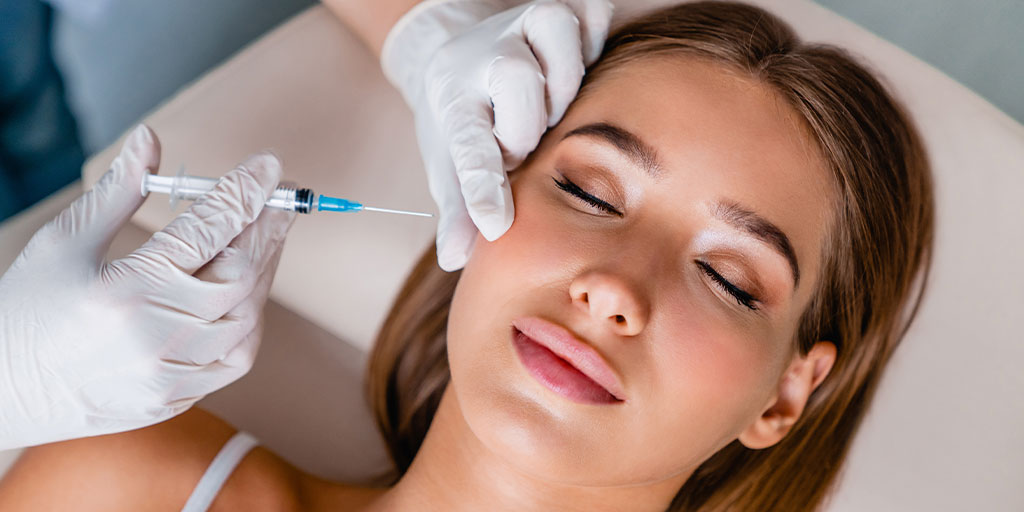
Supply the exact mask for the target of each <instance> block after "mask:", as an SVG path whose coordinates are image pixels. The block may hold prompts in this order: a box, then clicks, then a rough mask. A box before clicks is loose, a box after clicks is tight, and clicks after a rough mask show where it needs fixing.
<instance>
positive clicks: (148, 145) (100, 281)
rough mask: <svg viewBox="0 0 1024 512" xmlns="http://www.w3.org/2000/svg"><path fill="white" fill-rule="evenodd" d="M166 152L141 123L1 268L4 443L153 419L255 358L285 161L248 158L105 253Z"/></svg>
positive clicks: (281, 217) (0, 442)
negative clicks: (86, 186)
mask: <svg viewBox="0 0 1024 512" xmlns="http://www.w3.org/2000/svg"><path fill="white" fill-rule="evenodd" d="M159 163H160V146H159V142H158V141H157V140H156V137H155V135H154V134H153V133H152V132H151V131H150V130H149V128H147V127H145V126H139V127H138V128H137V129H136V130H135V131H134V132H132V134H131V135H130V136H129V138H128V140H127V142H126V143H125V146H124V148H123V149H122V151H121V154H120V155H119V156H118V157H117V159H115V160H114V162H113V164H111V168H110V170H109V171H108V172H107V173H106V175H104V176H103V178H102V179H101V180H100V181H99V182H98V183H97V184H96V185H95V186H94V187H93V188H92V190H90V191H89V192H88V193H86V194H85V195H83V196H82V197H80V198H78V199H77V200H76V201H75V202H74V203H73V204H71V206H69V207H68V208H67V209H66V210H64V211H63V212H61V213H60V215H58V216H57V217H56V218H55V219H54V220H52V221H50V223H48V224H47V225H45V226H43V227H42V228H41V229H40V230H39V231H38V232H37V233H36V234H35V235H34V236H33V237H32V240H31V241H30V242H29V243H28V245H27V246H26V247H25V249H24V250H23V251H22V253H21V255H19V256H18V259H17V260H16V261H15V262H14V264H13V265H12V266H11V268H10V269H9V270H8V271H7V273H5V274H4V275H3V277H2V278H0V449H9V448H15V447H20V446H29V445H35V444H41V443H48V442H53V441H59V440H63V439H70V438H77V437H85V436H92V435H99V434H107V433H113V432H120V431H124V430H130V429H134V428H140V427H144V426H147V425H151V424H154V423H157V422H159V421H162V420H165V419H168V418H170V417H172V416H174V415H176V414H178V413H180V412H182V411H184V410H186V409H188V408H189V407H190V406H191V405H192V404H193V403H195V402H196V401H197V400H199V399H200V398H202V397H203V396H204V395H206V394H207V393H210V392H212V391H215V390H217V389H219V388H221V387H223V386H225V385H227V384H228V383H230V382H232V381H234V380H236V379H238V378H239V377H241V376H242V375H244V374H245V373H246V372H247V371H248V370H249V368H250V367H251V365H252V362H253V358H254V357H255V355H256V350H257V348H258V347H259V343H260V334H261V313H262V308H263V304H264V302H265V300H266V298H267V292H268V291H269V288H270V284H271V281H272V280H273V278H274V272H275V270H276V268H277V261H278V258H279V257H280V254H281V247H282V244H283V241H284V237H285V234H286V233H287V231H288V228H289V227H290V226H291V223H292V220H293V219H294V214H293V213H291V212H285V211H283V210H276V209H271V208H267V209H266V210H264V209H263V204H264V202H266V200H267V198H268V197H269V196H270V194H271V193H272V192H273V190H274V188H275V187H276V186H277V184H278V180H280V178H281V166H280V163H279V162H278V160H277V159H276V158H275V157H274V156H272V155H269V154H259V155H255V156H252V157H250V158H249V159H248V160H246V161H245V163H243V164H241V165H240V166H239V167H237V168H236V169H235V170H233V171H231V172H229V173H228V174H227V175H226V176H225V177H224V178H223V179H222V180H221V181H220V182H219V183H218V184H217V187H216V188H215V189H214V190H212V191H211V192H208V193H207V194H205V195H204V196H202V197H200V198H199V199H198V200H197V201H196V202H195V203H193V204H192V205H191V206H190V207H189V209H188V210H187V211H186V212H185V213H183V214H181V215H179V216H178V217H177V218H175V219H174V220H173V221H172V222H171V223H170V224H168V225H167V227H165V228H164V229H163V230H161V231H159V232H157V233H155V234H154V235H153V236H152V238H150V239H149V241H147V242H146V243H145V244H144V245H143V246H142V247H141V248H139V249H137V250H136V251H135V252H133V253H131V254H129V255H128V256H125V257H124V258H121V259H118V260H115V261H112V262H110V263H104V262H103V258H104V255H105V253H106V251H107V248H108V247H109V245H110V242H111V240H112V239H113V237H114V234H115V233H116V232H117V231H118V230H119V229H120V228H121V226H122V225H123V224H124V223H125V222H126V221H127V220H128V219H129V217H131V215H132V213H134V212H135V210H137V209H138V207H139V205H141V204H142V201H143V199H144V198H143V197H142V195H141V184H142V183H141V182H142V179H143V175H144V174H145V173H146V172H147V171H156V169H157V167H158V166H159Z"/></svg>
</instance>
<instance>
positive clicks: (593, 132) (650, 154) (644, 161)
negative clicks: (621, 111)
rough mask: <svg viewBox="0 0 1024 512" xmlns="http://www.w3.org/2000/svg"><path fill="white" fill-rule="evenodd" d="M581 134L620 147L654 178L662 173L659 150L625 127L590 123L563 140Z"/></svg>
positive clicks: (566, 135)
mask: <svg viewBox="0 0 1024 512" xmlns="http://www.w3.org/2000/svg"><path fill="white" fill-rule="evenodd" d="M580 136H582V137H596V138H599V139H603V140H604V141H606V142H609V143H611V144H612V145H614V146H615V147H616V148H618V149H619V151H621V152H622V153H624V154H625V155H626V156H627V157H628V158H629V159H630V160H632V161H633V162H634V163H635V164H637V166H639V167H640V168H641V169H643V170H644V171H646V172H647V174H649V175H650V176H651V177H652V178H658V176H660V175H661V167H662V165H661V160H659V159H658V152H657V151H655V149H654V148H653V147H651V146H650V145H648V144H647V143H646V142H644V141H642V140H640V137H637V136H636V135H634V134H633V133H632V132H630V131H628V130H626V129H624V128H620V127H618V126H615V125H613V124H610V123H590V124H585V125H583V126H579V127H577V128H575V129H573V130H572V131H570V132H569V133H566V134H565V135H564V136H563V137H562V140H565V139H568V138H569V137H580Z"/></svg>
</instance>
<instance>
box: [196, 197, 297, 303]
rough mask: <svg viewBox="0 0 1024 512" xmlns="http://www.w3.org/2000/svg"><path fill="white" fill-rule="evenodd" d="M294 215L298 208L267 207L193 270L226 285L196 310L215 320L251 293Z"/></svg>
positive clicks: (285, 234) (201, 275)
mask: <svg viewBox="0 0 1024 512" xmlns="http://www.w3.org/2000/svg"><path fill="white" fill-rule="evenodd" d="M295 216H296V213H295V212H289V211H285V210H280V209H277V208H265V209H264V210H263V211H262V212H261V213H260V215H259V217H257V219H256V222H253V223H252V224H249V225H248V226H246V228H245V229H244V230H242V233H241V234H240V235H238V236H237V237H235V239H234V240H232V241H231V243H230V244H228V246H227V247H225V248H224V250H223V251H221V252H220V253H218V254H217V256H215V257H214V258H213V259H212V260H210V262H209V263H207V264H206V265H203V267H202V268H200V269H199V270H198V271H197V272H196V273H195V274H193V275H194V277H195V278H197V279H200V280H202V281H205V282H210V283H221V284H223V285H224V286H222V287H221V289H220V290H219V291H218V293H217V296H216V299H212V300H209V301H207V304H206V305H205V306H203V307H202V311H195V313H196V314H197V315H200V316H203V317H204V318H206V319H208V320H210V321H213V320H216V319H218V318H220V317H222V316H224V314H225V313H227V312H228V311H229V310H230V309H232V308H234V307H235V306H236V305H237V304H238V303H239V302H241V301H242V300H243V299H244V298H245V297H246V296H248V295H250V294H251V293H252V290H253V289H254V287H255V286H256V282H257V280H258V279H259V278H260V276H262V275H264V271H265V270H266V269H267V268H268V264H269V262H270V261H271V259H272V258H273V257H274V255H275V253H277V252H278V251H279V250H280V247H281V245H282V243H283V242H284V239H285V237H286V236H287V234H288V230H289V229H290V228H291V226H292V223H293V222H294V221H295Z"/></svg>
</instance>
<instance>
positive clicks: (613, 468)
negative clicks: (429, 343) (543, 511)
mask: <svg viewBox="0 0 1024 512" xmlns="http://www.w3.org/2000/svg"><path fill="white" fill-rule="evenodd" d="M509 354H510V356H511V358H504V357H501V358H492V359H491V360H492V361H494V360H495V359H507V363H508V365H505V366H501V367H487V366H489V365H471V366H468V367H462V366H461V365H459V364H458V359H457V358H456V359H455V360H450V361H449V363H450V364H451V371H452V381H451V384H452V387H453V391H454V392H455V393H454V394H455V397H456V399H457V402H458V406H459V409H460V411H461V412H462V416H463V418H464V419H465V422H466V424H467V426H468V427H469V430H470V431H471V432H472V433H473V435H474V436H475V437H476V438H477V439H478V440H479V441H480V443H481V444H482V445H483V446H484V447H485V448H486V449H488V450H489V451H490V452H491V453H493V454H495V455H496V456H498V457H499V458H501V459H502V460H504V461H505V462H506V463H507V464H508V465H509V466H510V467H512V468H514V469H516V470H517V471H519V472H521V473H523V474H527V475H530V476H531V477H534V478H537V479H540V480H545V481H549V482H553V483H561V484H567V485H570V484H571V485H588V486H615V485H621V484H622V483H623V479H625V478H629V477H628V474H620V472H622V470H623V469H624V468H625V465H624V464H622V461H621V460H609V459H620V458H619V457H614V456H610V455H612V454H613V452H615V451H616V450H615V448H614V441H613V440H610V439H608V438H607V437H606V436H603V435H602V434H601V432H603V431H605V430H606V429H604V428H601V427H600V426H599V425H601V424H606V423H605V422H604V421H600V419H598V418H595V416H594V413H595V412H596V411H595V410H594V406H587V405H581V404H577V403H573V402H571V401H568V400H566V399H565V398H563V397H561V396H558V395H556V394H554V393H553V392H551V391H549V390H547V389H546V388H543V387H542V386H541V385H540V384H539V383H536V382H534V381H532V377H531V376H530V375H529V374H528V373H526V372H525V370H524V371H519V370H520V368H519V367H518V366H513V365H519V362H518V360H516V359H514V358H515V357H516V356H515V353H514V352H512V351H510V352H509ZM607 419H609V418H604V420H607ZM620 435H621V431H620ZM606 470H608V472H606Z"/></svg>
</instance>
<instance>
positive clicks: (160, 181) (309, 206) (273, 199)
mask: <svg viewBox="0 0 1024 512" xmlns="http://www.w3.org/2000/svg"><path fill="white" fill-rule="evenodd" d="M219 181H220V179H219V178H206V177H203V176H186V175H183V174H179V175H177V176H157V175H155V174H148V175H146V176H145V178H144V179H143V180H142V194H143V195H145V194H146V193H147V192H157V193H160V194H168V195H170V196H171V202H172V204H173V203H174V202H176V200H178V199H186V200H189V201H194V200H196V199H198V198H199V196H201V195H203V194H205V193H206V192H209V191H211V190H213V189H214V187H216V186H217V182H219ZM315 197H316V194H314V193H313V191H312V190H310V189H308V188H296V187H294V186H289V184H282V185H280V186H278V187H277V189H275V190H274V193H273V194H271V196H270V199H268V200H267V203H266V206H269V207H271V208H280V209H282V210H289V211H294V212H298V213H310V212H312V211H313V199H314V198H315Z"/></svg>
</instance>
